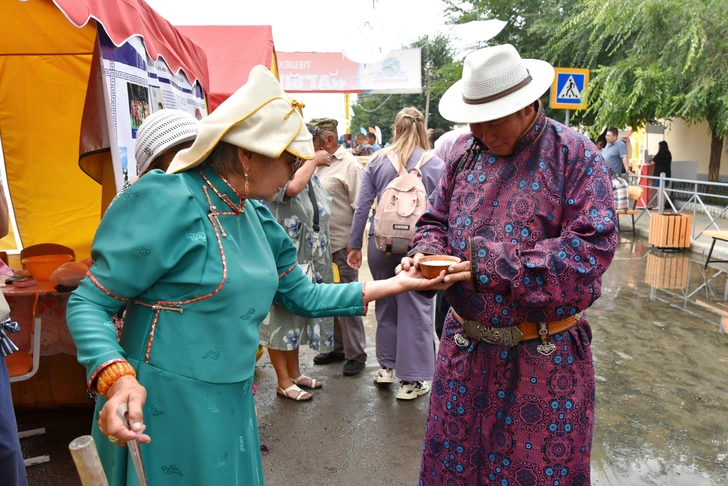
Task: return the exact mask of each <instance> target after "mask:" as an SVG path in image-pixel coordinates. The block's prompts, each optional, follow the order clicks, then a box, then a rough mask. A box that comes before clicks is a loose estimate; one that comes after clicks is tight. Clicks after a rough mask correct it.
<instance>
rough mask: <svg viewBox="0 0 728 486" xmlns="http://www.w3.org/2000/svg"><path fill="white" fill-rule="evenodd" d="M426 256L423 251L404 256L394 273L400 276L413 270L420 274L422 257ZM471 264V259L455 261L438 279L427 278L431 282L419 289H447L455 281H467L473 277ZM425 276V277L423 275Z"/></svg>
mask: <svg viewBox="0 0 728 486" xmlns="http://www.w3.org/2000/svg"><path fill="white" fill-rule="evenodd" d="M423 256H425V255H424V254H422V253H416V254H415V255H413V256H411V257H404V258H402V260H401V262H400V264H399V265H397V268H395V269H394V273H395V274H396V275H397V276H399V274H400V273H409V272H412V271H413V270H414V271H416V273H418V274H419V275H420V276H422V274H421V273H420V259H421V258H422V257H423ZM470 269H471V265H470V262H469V261H465V262H460V263H453V264H452V265H450V266H449V267H448V268H447V272H446V271H444V270H443V271H442V272H440V276H439V277H438V279H432V280H426V282H429V284H428V285H427V286H426V288H421V289H417V290H445V289H447V288H448V287H450V286H451V285H452V284H454V283H455V282H459V281H463V280H464V281H466V282H469V281H470V279H471V275H472V274H471V270H470ZM422 278H424V277H422Z"/></svg>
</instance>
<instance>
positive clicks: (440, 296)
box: [435, 290, 450, 339]
mask: <svg viewBox="0 0 728 486" xmlns="http://www.w3.org/2000/svg"><path fill="white" fill-rule="evenodd" d="M449 310H450V303H449V302H448V301H447V300H446V299H445V291H444V290H438V291H437V295H436V296H435V333H437V339H442V328H443V327H444V325H445V318H446V317H447V312H448V311H449Z"/></svg>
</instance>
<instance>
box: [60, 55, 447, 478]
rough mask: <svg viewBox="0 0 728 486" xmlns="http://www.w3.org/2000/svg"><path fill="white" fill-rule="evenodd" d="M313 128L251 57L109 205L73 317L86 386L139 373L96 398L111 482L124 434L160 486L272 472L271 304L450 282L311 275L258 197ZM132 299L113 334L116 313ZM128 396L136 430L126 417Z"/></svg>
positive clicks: (303, 150) (314, 304) (326, 306)
mask: <svg viewBox="0 0 728 486" xmlns="http://www.w3.org/2000/svg"><path fill="white" fill-rule="evenodd" d="M310 140H311V138H310V134H308V131H307V130H306V128H305V126H304V124H303V118H302V115H301V114H300V105H299V104H298V103H297V102H295V101H293V100H290V98H288V96H287V95H286V94H285V93H284V92H283V91H282V90H281V89H280V85H279V84H278V82H277V80H275V78H274V77H273V76H272V74H270V72H269V71H268V70H266V69H265V68H263V67H262V66H259V67H256V68H254V70H253V71H252V72H251V75H250V79H249V82H248V84H247V85H246V86H244V87H243V88H241V89H240V90H238V92H237V93H235V94H234V95H233V96H232V97H230V98H229V99H228V100H227V101H226V102H224V103H223V104H222V105H220V107H218V109H217V110H216V111H215V112H214V113H213V114H212V115H210V116H208V117H207V118H205V119H203V120H202V121H201V122H200V125H199V126H198V136H197V140H196V141H195V143H194V144H193V146H192V147H191V148H190V149H188V150H185V151H182V152H180V153H178V154H177V156H176V157H175V160H174V161H173V162H172V165H171V166H170V169H169V171H170V172H173V174H164V173H162V172H161V171H152V172H150V173H149V174H148V175H146V176H145V177H144V178H142V179H141V180H139V181H138V182H136V183H135V184H134V185H132V186H131V187H130V188H129V189H128V190H127V191H125V192H124V193H123V195H122V196H121V197H120V198H119V199H118V200H117V201H116V202H115V203H114V204H113V206H111V207H110V208H109V209H108V211H107V213H106V214H105V216H104V218H103V220H102V222H101V224H100V226H99V229H98V231H97V233H96V237H95V239H94V244H93V250H92V257H93V260H94V265H93V266H92V267H91V269H90V270H89V273H88V275H87V278H85V279H84V280H83V281H82V282H81V284H80V285H79V288H78V289H77V290H76V291H75V292H74V293H73V295H72V296H71V298H70V299H69V303H68V312H67V321H68V326H69V329H70V331H71V334H72V335H73V338H74V340H75V342H76V347H77V350H78V360H79V362H80V363H81V364H83V365H84V366H85V367H86V370H87V379H88V386H89V389H90V390H92V391H95V390H96V386H97V384H98V383H97V381H98V380H99V378H100V377H101V376H104V373H105V371H108V370H111V368H109V369H108V370H107V367H109V366H111V365H114V364H116V363H119V362H124V363H126V362H128V363H129V364H131V366H132V367H133V369H134V370H135V371H136V376H132V375H125V376H121V377H120V378H118V379H117V380H116V381H115V382H114V384H113V385H112V386H111V387H110V388H108V391H107V392H106V394H105V395H106V396H105V397H102V396H99V399H98V402H97V405H96V414H95V416H94V418H95V421H94V424H93V427H92V435H93V436H94V439H95V441H96V445H97V448H98V450H99V455H100V457H101V460H102V463H103V465H104V469H105V471H106V474H107V477H108V479H109V483H110V484H111V485H112V486H118V485H136V484H138V482H137V479H136V475H135V473H134V469H133V464H132V461H131V460H130V458H129V456H128V452H127V450H126V449H123V448H120V447H118V445H117V444H116V443H115V442H116V441H118V442H119V444H120V445H124V441H126V440H133V439H136V440H138V441H139V442H140V443H141V452H142V456H143V459H144V464H145V470H146V474H147V477H148V481H149V484H152V485H154V486H164V485H175V486H177V485H195V486H198V485H208V484H219V485H226V486H228V485H241V486H242V485H261V484H263V477H262V467H261V460H260V449H259V439H258V427H257V421H256V416H255V409H254V404H253V396H252V385H253V373H254V369H255V354H256V349H257V347H258V342H259V335H258V325H259V324H260V322H261V321H262V320H263V318H264V317H265V316H266V314H267V313H268V309H269V307H270V304H271V302H273V301H275V302H277V303H279V304H280V305H282V306H284V307H285V308H286V309H288V310H290V311H291V312H293V313H296V314H299V315H302V316H306V317H318V316H330V315H340V314H350V315H354V314H363V313H365V311H366V304H367V302H369V301H371V300H374V299H376V298H381V297H384V296H387V295H392V294H396V293H401V292H403V291H407V290H420V289H423V288H428V287H431V286H432V285H433V284H438V283H440V282H441V281H442V278H439V279H435V280H430V281H426V280H424V279H422V278H421V275H419V274H416V273H414V272H408V273H401V274H400V275H399V276H398V277H396V278H393V279H391V280H389V281H381V282H380V281H378V282H369V283H368V284H367V285H366V287H365V286H364V285H363V284H362V283H352V284H348V285H314V284H312V283H311V282H310V280H309V279H308V278H307V277H306V275H305V274H304V272H303V271H302V270H301V269H300V267H299V266H298V265H297V263H296V247H295V246H294V245H293V244H292V242H291V240H290V239H289V238H288V236H287V234H286V232H285V230H284V229H283V228H282V227H281V226H280V225H279V224H278V223H277V222H276V220H275V219H274V218H273V217H272V215H271V214H270V212H269V211H268V210H267V209H266V208H265V207H264V206H263V205H262V204H261V203H259V202H258V201H256V200H255V199H268V200H270V199H272V198H273V196H274V195H275V193H276V192H277V191H278V189H279V188H280V187H282V186H284V185H285V184H286V182H287V180H288V179H289V178H290V177H291V176H292V175H293V173H294V172H295V170H296V169H297V168H298V167H299V166H300V163H301V159H302V158H311V157H312V156H313V147H312V144H311V141H310ZM203 161H204V163H202V162H203ZM200 164H202V165H200ZM175 172H178V173H175ZM241 194H242V196H241ZM124 303H126V304H127V312H126V319H125V322H124V328H123V331H122V336H121V342H117V339H116V333H115V328H114V326H113V324H112V323H111V316H112V315H114V313H115V312H116V311H117V310H118V309H119V308H120V307H121V305H123V304H124ZM122 403H126V404H127V405H128V408H129V413H128V419H129V423H130V424H132V428H126V427H124V425H123V424H122V423H121V421H120V420H119V419H118V417H116V410H117V409H118V407H119V405H120V404H122Z"/></svg>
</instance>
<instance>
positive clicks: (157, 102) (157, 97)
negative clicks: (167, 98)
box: [149, 86, 164, 113]
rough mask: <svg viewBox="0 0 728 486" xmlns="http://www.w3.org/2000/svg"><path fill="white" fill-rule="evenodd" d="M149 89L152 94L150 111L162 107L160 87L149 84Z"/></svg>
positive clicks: (162, 99) (162, 100)
mask: <svg viewBox="0 0 728 486" xmlns="http://www.w3.org/2000/svg"><path fill="white" fill-rule="evenodd" d="M149 91H150V92H151V94H152V113H155V112H157V111H159V110H163V109H164V98H163V97H162V88H160V87H159V86H150V87H149Z"/></svg>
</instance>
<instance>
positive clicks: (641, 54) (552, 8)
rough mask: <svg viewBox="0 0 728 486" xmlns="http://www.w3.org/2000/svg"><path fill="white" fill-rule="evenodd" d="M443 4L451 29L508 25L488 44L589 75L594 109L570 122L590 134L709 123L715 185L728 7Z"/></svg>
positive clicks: (725, 85)
mask: <svg viewBox="0 0 728 486" xmlns="http://www.w3.org/2000/svg"><path fill="white" fill-rule="evenodd" d="M443 1H444V2H445V4H446V5H447V14H448V18H449V20H450V21H451V22H453V23H463V22H468V21H471V20H485V19H489V18H498V19H501V20H506V21H507V22H508V25H507V26H506V28H505V29H504V30H503V32H501V33H500V34H499V35H498V36H497V37H496V38H495V39H492V40H491V41H490V42H491V43H492V44H495V43H511V44H513V45H515V46H516V48H518V50H519V52H520V53H521V55H522V56H523V57H533V58H539V59H544V60H546V61H549V62H550V63H552V64H553V65H554V66H562V67H583V68H589V69H591V70H592V72H591V79H590V83H589V92H588V100H589V108H588V109H587V110H583V111H579V112H577V113H576V114H575V117H574V118H572V120H573V121H574V122H575V123H580V124H581V125H583V126H585V127H586V128H587V129H588V130H589V131H590V132H591V134H592V135H596V134H597V133H599V132H601V131H602V130H603V129H604V128H605V127H607V126H612V125H614V126H625V125H629V126H632V127H635V128H639V127H641V126H644V125H645V124H647V123H655V122H657V121H658V120H670V119H672V118H682V119H684V120H685V121H687V122H688V123H699V122H702V121H707V122H708V125H709V127H710V132H711V151H710V168H709V178H710V180H718V178H719V173H720V157H721V151H722V142H723V138H724V137H725V136H726V135H727V134H728V1H726V0H693V1H691V2H684V1H682V0H637V1H635V0H562V1H552V0H543V1H538V2H536V1H532V0H531V1H529V0H512V1H509V0H443ZM455 80H456V79H455ZM451 81H454V80H451ZM545 104H546V105H547V106H548V101H547V100H546V102H545ZM554 111H556V112H555V113H554V112H553V111H552V112H550V113H549V116H552V117H554V118H556V119H563V110H554Z"/></svg>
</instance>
